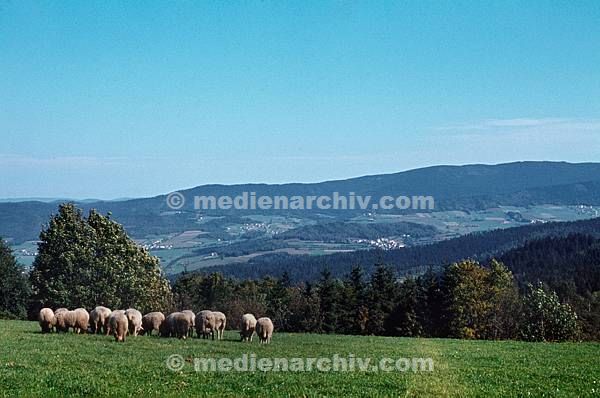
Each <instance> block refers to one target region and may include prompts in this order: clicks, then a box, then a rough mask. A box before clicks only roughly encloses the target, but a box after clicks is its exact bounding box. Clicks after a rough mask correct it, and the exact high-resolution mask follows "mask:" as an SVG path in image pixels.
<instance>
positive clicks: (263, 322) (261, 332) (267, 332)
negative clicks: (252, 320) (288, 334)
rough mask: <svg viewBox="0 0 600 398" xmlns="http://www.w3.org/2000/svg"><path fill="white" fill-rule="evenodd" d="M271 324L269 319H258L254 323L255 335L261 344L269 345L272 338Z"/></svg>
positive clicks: (272, 327)
mask: <svg viewBox="0 0 600 398" xmlns="http://www.w3.org/2000/svg"><path fill="white" fill-rule="evenodd" d="M273 329H274V326H273V322H272V321H271V319H270V318H266V317H263V318H258V320H257V321H256V335H257V336H258V339H259V341H260V342H261V343H265V344H269V343H270V342H271V337H273Z"/></svg>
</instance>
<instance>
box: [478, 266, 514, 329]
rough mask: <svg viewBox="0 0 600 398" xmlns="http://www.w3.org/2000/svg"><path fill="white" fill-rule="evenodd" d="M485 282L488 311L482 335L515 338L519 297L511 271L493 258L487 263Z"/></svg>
mask: <svg viewBox="0 0 600 398" xmlns="http://www.w3.org/2000/svg"><path fill="white" fill-rule="evenodd" d="M487 283H488V286H489V291H488V294H487V296H488V297H487V300H488V302H489V304H490V307H489V309H490V311H489V313H488V315H487V320H486V325H485V330H484V331H483V333H482V334H483V336H482V337H483V338H486V339H511V338H515V337H516V335H517V331H518V325H517V315H516V314H518V313H519V312H520V299H519V292H518V290H517V286H516V283H515V280H514V277H513V274H512V272H510V270H509V269H508V268H507V267H506V266H505V265H504V264H503V263H501V262H499V261H497V260H495V259H493V260H492V261H491V262H490V265H489V271H488V276H487Z"/></svg>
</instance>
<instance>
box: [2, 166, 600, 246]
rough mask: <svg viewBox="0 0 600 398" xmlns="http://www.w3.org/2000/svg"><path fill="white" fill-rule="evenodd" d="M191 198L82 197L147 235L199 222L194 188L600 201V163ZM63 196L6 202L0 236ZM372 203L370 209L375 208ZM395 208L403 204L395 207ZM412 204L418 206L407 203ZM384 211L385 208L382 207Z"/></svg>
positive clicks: (29, 232) (487, 200)
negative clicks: (173, 202)
mask: <svg viewBox="0 0 600 398" xmlns="http://www.w3.org/2000/svg"><path fill="white" fill-rule="evenodd" d="M180 192H181V193H182V194H183V195H184V196H185V197H186V199H187V200H186V202H185V205H184V206H183V208H181V209H180V211H176V212H174V211H171V210H172V209H170V208H169V207H168V206H167V203H166V197H167V195H159V196H156V197H151V198H139V199H130V200H122V201H98V202H87V201H86V202H81V203H77V205H78V206H79V207H80V208H82V209H84V211H87V210H88V209H91V208H94V209H97V210H98V211H99V212H101V213H106V212H111V213H112V215H113V218H114V219H115V220H117V221H118V222H119V223H121V224H123V225H124V226H125V228H126V229H127V231H128V233H129V234H130V235H132V236H134V237H136V238H140V237H145V236H148V235H157V234H164V233H174V232H183V231H186V230H194V229H198V228H199V225H198V215H199V214H200V213H199V212H198V211H196V210H195V209H194V208H193V202H194V201H193V200H192V198H193V197H194V196H195V195H204V196H215V197H219V196H231V197H235V196H237V195H240V194H241V193H242V192H255V193H256V195H257V196H261V195H266V196H277V195H280V196H287V197H292V196H295V195H300V196H310V195H317V196H320V195H332V194H333V193H334V192H338V193H340V194H342V195H347V194H349V193H350V192H354V193H355V194H356V195H361V196H371V197H372V202H371V203H375V202H376V201H378V200H379V198H381V197H382V196H393V197H395V196H400V195H405V196H413V195H425V196H432V197H433V198H434V199H435V210H467V211H468V210H481V209H486V208H491V207H496V206H498V205H506V206H529V205H537V204H556V205H578V204H586V205H600V163H577V164H573V163H566V162H517V163H506V164H498V165H482V164H476V165H465V166H432V167H426V168H420V169H414V170H408V171H403V172H400V173H393V174H380V175H371V176H364V177H358V178H350V179H346V180H337V181H325V182H319V183H310V184H299V183H292V184H238V185H215V184H213V185H202V186H198V187H195V188H191V189H186V190H181V191H180ZM56 209H57V203H56V202H55V203H43V202H35V201H29V202H19V203H0V236H2V237H4V238H5V239H7V240H8V241H10V242H15V243H19V242H23V241H26V240H35V239H37V238H38V235H39V231H40V229H41V226H42V224H43V223H44V222H46V221H47V220H48V219H49V217H50V215H51V214H52V213H55V212H56ZM369 210H370V209H369ZM390 211H392V210H390ZM393 211H394V212H397V210H393ZM406 211H414V210H406ZM363 212H364V210H358V209H356V210H348V211H340V210H329V211H321V210H319V211H314V210H277V211H276V210H262V211H261V210H243V211H242V210H236V209H231V210H205V211H202V214H203V215H233V214H235V215H237V216H240V215H248V214H256V213H261V214H283V215H293V216H294V217H297V216H300V217H315V216H319V215H321V214H322V213H327V216H328V217H330V218H331V217H333V218H336V219H347V218H348V216H349V215H351V214H356V213H363ZM380 212H382V211H381V210H380Z"/></svg>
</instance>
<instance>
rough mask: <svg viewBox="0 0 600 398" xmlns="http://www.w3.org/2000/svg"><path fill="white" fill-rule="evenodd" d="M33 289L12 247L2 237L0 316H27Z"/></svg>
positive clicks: (0, 249)
mask: <svg viewBox="0 0 600 398" xmlns="http://www.w3.org/2000/svg"><path fill="white" fill-rule="evenodd" d="M30 293H31V291H30V288H29V282H28V281H27V277H26V276H25V275H24V274H23V271H22V269H21V267H20V266H19V264H17V260H16V259H15V257H14V255H13V253H12V251H11V249H10V248H9V247H8V245H7V244H6V243H5V242H4V240H2V239H0V317H2V318H25V316H26V315H27V302H28V300H29V295H30Z"/></svg>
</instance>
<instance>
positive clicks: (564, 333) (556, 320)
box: [521, 283, 579, 341]
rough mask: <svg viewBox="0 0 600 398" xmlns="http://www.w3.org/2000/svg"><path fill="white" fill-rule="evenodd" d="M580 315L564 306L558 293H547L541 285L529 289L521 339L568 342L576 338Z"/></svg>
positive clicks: (524, 305) (531, 286) (529, 286)
mask: <svg viewBox="0 0 600 398" xmlns="http://www.w3.org/2000/svg"><path fill="white" fill-rule="evenodd" d="M578 332H579V325H578V318H577V314H576V313H575V311H573V309H572V308H571V306H570V305H568V304H562V303H561V302H560V300H559V299H558V296H557V295H556V292H553V291H547V290H546V289H545V288H544V286H543V284H542V283H538V284H537V285H535V286H534V285H531V284H530V285H528V293H527V294H526V295H525V297H524V299H523V323H522V327H521V335H522V337H523V339H524V340H529V341H566V340H574V339H575V338H577V335H578Z"/></svg>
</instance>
